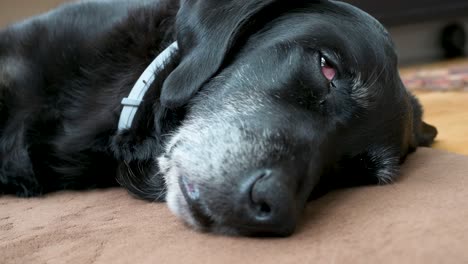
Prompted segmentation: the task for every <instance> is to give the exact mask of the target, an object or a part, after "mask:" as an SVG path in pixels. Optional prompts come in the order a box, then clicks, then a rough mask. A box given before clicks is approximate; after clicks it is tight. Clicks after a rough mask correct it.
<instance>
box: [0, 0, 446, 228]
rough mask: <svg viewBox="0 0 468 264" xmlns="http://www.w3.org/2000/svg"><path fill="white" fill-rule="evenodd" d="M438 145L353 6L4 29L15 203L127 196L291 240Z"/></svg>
mask: <svg viewBox="0 0 468 264" xmlns="http://www.w3.org/2000/svg"><path fill="white" fill-rule="evenodd" d="M132 94H139V95H138V96H137V97H132ZM436 133H437V131H436V129H435V128H434V127H432V126H430V125H428V124H426V123H424V122H423V121H422V109H421V106H420V104H419V103H418V101H417V99H416V98H415V97H414V96H412V95H411V94H410V92H409V91H407V89H406V88H405V87H404V85H403V83H402V81H401V79H400V76H399V74H398V69H397V55H396V53H395V48H394V45H393V44H392V41H391V39H390V36H389V34H388V33H387V31H386V30H385V29H384V28H383V26H382V25H381V24H380V23H379V22H377V21H376V20H375V19H374V18H372V17H371V16H369V15H368V14H366V13H364V12H363V11H361V10H359V9H357V8H355V7H353V6H351V5H349V4H346V3H343V2H337V1H327V0H316V1H313V0H302V1H301V0H289V1H283V0H242V1H241V0H223V1H220V0H181V1H180V2H179V1H175V0H108V1H84V2H78V3H72V4H68V5H65V6H63V7H60V8H58V9H57V10H54V11H52V12H50V13H47V14H44V15H40V16H38V17H34V18H31V19H29V20H26V21H23V22H21V23H17V24H14V25H11V26H9V27H7V28H6V29H4V30H2V31H1V32H0V135H1V137H0V193H3V194H15V195H17V196H22V197H31V196H37V195H41V194H44V193H48V192H52V191H57V190H64V189H74V190H80V189H89V188H104V187H110V186H116V185H121V186H123V187H125V188H126V189H128V191H129V192H130V193H132V194H134V195H135V196H137V197H139V198H142V199H147V200H149V201H167V203H168V206H169V207H170V209H171V210H172V211H173V212H174V213H175V214H176V215H177V216H179V217H180V218H182V219H183V220H184V221H185V222H186V223H188V224H189V225H191V226H193V227H194V228H196V229H198V230H202V231H210V232H215V233H222V234H232V235H279V236H286V235H290V234H291V233H292V232H293V231H294V229H295V227H296V224H297V222H298V217H299V216H300V214H301V212H302V211H303V208H304V206H305V204H306V202H307V201H308V200H309V199H310V197H313V196H315V195H314V194H318V193H323V191H324V190H328V189H330V188H336V187H343V186H354V185H363V184H386V183H390V182H392V181H393V180H394V179H395V177H397V176H398V169H399V165H400V164H401V163H402V162H403V161H404V160H405V157H406V156H407V155H408V154H409V153H411V152H413V151H414V150H415V149H416V148H417V147H418V146H428V145H430V144H431V143H432V142H433V140H434V137H435V136H436Z"/></svg>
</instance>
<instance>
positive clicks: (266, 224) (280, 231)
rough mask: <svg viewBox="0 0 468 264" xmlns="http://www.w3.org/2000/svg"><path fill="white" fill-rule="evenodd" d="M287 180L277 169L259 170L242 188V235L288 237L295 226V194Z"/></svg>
mask: <svg viewBox="0 0 468 264" xmlns="http://www.w3.org/2000/svg"><path fill="white" fill-rule="evenodd" d="M286 177H287V175H286V174H283V173H282V172H280V171H276V170H257V171H255V172H254V173H251V174H249V176H248V177H247V178H246V180H245V182H244V183H243V184H242V185H241V192H240V197H241V201H238V202H237V204H239V206H238V217H239V218H238V220H236V222H237V223H242V226H243V228H239V231H240V232H246V233H250V234H257V233H261V234H271V235H287V234H290V233H291V232H292V231H293V230H294V227H295V214H294V212H295V209H294V208H295V207H294V197H293V195H294V194H293V193H292V192H290V190H289V188H288V187H287V186H286V185H285V183H284V179H285V178H286Z"/></svg>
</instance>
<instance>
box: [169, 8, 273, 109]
mask: <svg viewBox="0 0 468 264" xmlns="http://www.w3.org/2000/svg"><path fill="white" fill-rule="evenodd" d="M273 2H275V0H243V1H235V0H182V1H181V7H180V10H179V13H178V14H177V21H176V28H177V42H178V44H179V52H180V53H181V62H180V64H179V65H178V67H177V68H176V69H175V70H174V71H173V72H172V73H171V75H170V76H169V77H168V78H167V79H166V81H165V83H164V85H163V88H162V91H161V97H160V100H161V104H162V105H163V106H165V107H167V108H176V107H179V106H183V105H185V104H187V103H188V101H189V100H190V99H191V98H192V97H193V96H194V95H195V94H196V93H197V92H198V91H199V89H200V87H201V86H202V85H203V84H204V83H205V82H206V81H207V80H208V79H209V78H211V77H212V76H213V75H214V74H216V72H217V71H218V70H219V69H220V67H221V65H222V63H223V61H224V59H225V58H226V56H227V53H228V52H229V50H230V48H232V46H233V45H234V42H235V40H236V39H237V38H238V37H239V35H240V34H241V31H242V30H243V28H244V26H245V25H246V24H248V23H249V22H250V21H251V18H252V17H253V16H254V15H256V14H257V13H259V12H260V11H261V10H263V9H264V8H265V7H267V6H268V5H270V4H271V3H273Z"/></svg>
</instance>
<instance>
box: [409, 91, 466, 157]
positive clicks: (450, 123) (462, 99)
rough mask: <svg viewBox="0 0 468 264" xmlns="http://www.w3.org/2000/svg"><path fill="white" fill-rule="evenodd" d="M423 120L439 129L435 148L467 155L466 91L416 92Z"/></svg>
mask: <svg viewBox="0 0 468 264" xmlns="http://www.w3.org/2000/svg"><path fill="white" fill-rule="evenodd" d="M416 94H417V96H418V98H419V99H420V101H421V103H422V105H423V106H424V109H425V117H426V118H425V120H426V122H427V123H430V124H432V125H435V126H436V127H437V129H438V130H439V135H438V136H437V141H436V144H435V145H434V147H435V148H438V149H443V150H448V151H452V152H456V153H460V154H465V155H468V93H467V92H430V93H416Z"/></svg>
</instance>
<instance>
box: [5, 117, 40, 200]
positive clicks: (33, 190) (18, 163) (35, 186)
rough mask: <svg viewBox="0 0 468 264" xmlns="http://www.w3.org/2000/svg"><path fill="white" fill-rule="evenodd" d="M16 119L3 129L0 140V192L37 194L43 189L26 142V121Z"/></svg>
mask: <svg viewBox="0 0 468 264" xmlns="http://www.w3.org/2000/svg"><path fill="white" fill-rule="evenodd" d="M14 119H16V120H10V121H11V122H9V124H8V126H7V127H5V128H4V129H3V131H2V137H1V140H0V193H8V194H15V195H17V196H20V197H31V196H37V195H40V194H41V193H42V190H41V187H40V184H39V183H38V181H37V178H36V176H35V174H34V170H33V166H32V163H31V160H30V158H29V153H28V150H27V146H26V144H25V127H24V124H23V123H24V121H23V120H21V117H17V118H14Z"/></svg>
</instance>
